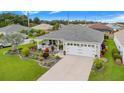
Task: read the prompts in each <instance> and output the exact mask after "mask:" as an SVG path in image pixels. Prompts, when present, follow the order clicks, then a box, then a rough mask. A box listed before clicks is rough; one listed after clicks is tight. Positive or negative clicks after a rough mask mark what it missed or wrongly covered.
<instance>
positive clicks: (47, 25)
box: [32, 23, 53, 31]
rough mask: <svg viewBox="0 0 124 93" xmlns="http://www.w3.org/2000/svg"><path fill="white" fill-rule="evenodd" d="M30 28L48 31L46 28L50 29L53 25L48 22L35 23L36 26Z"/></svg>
mask: <svg viewBox="0 0 124 93" xmlns="http://www.w3.org/2000/svg"><path fill="white" fill-rule="evenodd" d="M32 29H36V30H45V31H48V30H52V29H53V26H52V25H50V24H43V23H42V24H40V25H37V26H34V27H32Z"/></svg>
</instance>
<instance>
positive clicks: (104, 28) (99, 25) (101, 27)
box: [89, 23, 113, 32]
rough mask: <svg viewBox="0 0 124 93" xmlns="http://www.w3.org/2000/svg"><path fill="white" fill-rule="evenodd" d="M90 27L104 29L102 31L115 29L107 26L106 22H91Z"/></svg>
mask: <svg viewBox="0 0 124 93" xmlns="http://www.w3.org/2000/svg"><path fill="white" fill-rule="evenodd" d="M89 27H90V28H92V29H95V30H99V31H102V32H111V31H113V29H112V28H111V27H109V26H106V25H105V24H102V23H96V24H91V25H89Z"/></svg>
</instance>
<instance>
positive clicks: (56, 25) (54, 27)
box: [53, 22, 59, 30]
mask: <svg viewBox="0 0 124 93" xmlns="http://www.w3.org/2000/svg"><path fill="white" fill-rule="evenodd" d="M58 29H59V23H58V22H56V23H55V24H54V25H53V30H58Z"/></svg>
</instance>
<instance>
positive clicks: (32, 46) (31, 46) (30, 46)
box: [28, 44, 36, 49]
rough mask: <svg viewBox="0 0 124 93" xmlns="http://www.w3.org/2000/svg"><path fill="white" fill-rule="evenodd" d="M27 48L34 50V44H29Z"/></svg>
mask: <svg viewBox="0 0 124 93" xmlns="http://www.w3.org/2000/svg"><path fill="white" fill-rule="evenodd" d="M28 48H29V49H31V48H36V44H30V45H29V46H28Z"/></svg>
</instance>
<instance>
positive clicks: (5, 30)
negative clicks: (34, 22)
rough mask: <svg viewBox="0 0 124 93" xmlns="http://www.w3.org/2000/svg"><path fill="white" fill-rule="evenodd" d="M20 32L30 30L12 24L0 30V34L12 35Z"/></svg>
mask: <svg viewBox="0 0 124 93" xmlns="http://www.w3.org/2000/svg"><path fill="white" fill-rule="evenodd" d="M21 30H30V28H29V27H26V26H22V25H20V24H12V25H8V26H5V27H2V28H0V32H3V33H13V32H19V31H21Z"/></svg>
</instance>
